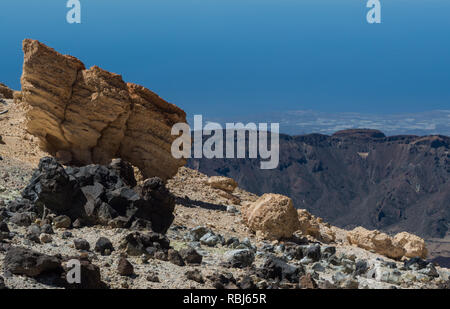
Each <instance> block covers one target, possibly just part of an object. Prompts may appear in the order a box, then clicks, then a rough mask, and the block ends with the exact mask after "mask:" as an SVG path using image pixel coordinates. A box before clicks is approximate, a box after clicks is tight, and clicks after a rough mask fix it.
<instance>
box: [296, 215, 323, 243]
mask: <svg viewBox="0 0 450 309" xmlns="http://www.w3.org/2000/svg"><path fill="white" fill-rule="evenodd" d="M297 214H298V220H299V223H300V230H301V231H302V233H303V234H304V235H310V236H313V237H316V238H318V237H319V235H320V225H319V224H318V223H317V222H315V220H314V218H313V216H312V215H311V214H310V213H309V212H308V211H307V210H306V209H297Z"/></svg>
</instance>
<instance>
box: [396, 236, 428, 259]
mask: <svg viewBox="0 0 450 309" xmlns="http://www.w3.org/2000/svg"><path fill="white" fill-rule="evenodd" d="M393 244H394V246H397V247H400V248H403V249H405V257H407V258H413V257H420V258H422V259H426V258H427V255H428V250H427V248H426V245H425V240H423V239H422V238H420V237H418V236H416V235H413V234H410V233H407V232H402V233H398V234H397V235H395V236H394V239H393Z"/></svg>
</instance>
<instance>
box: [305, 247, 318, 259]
mask: <svg viewBox="0 0 450 309" xmlns="http://www.w3.org/2000/svg"><path fill="white" fill-rule="evenodd" d="M305 251H306V252H305V253H306V257H308V258H310V259H311V260H312V261H313V262H317V261H319V260H320V257H321V252H320V245H318V244H314V245H310V246H308V247H307V248H306V250H305Z"/></svg>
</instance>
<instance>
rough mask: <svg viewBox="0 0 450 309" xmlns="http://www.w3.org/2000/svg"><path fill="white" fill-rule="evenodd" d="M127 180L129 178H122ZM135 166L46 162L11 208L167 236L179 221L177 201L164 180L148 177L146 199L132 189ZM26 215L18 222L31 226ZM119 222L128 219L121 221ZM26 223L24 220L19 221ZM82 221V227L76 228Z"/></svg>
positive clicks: (43, 162)
mask: <svg viewBox="0 0 450 309" xmlns="http://www.w3.org/2000/svg"><path fill="white" fill-rule="evenodd" d="M122 177H123V178H122ZM135 185H136V180H135V178H134V174H133V168H132V167H131V166H130V165H129V164H128V163H126V162H124V161H122V160H120V159H116V160H113V162H112V163H111V164H110V165H109V166H103V165H88V166H83V167H67V168H66V169H64V167H63V166H62V165H60V164H59V163H58V162H57V161H56V159H54V158H50V157H46V158H42V159H41V161H40V163H39V168H38V170H37V171H36V172H35V173H34V175H33V177H32V179H31V181H30V183H29V185H28V186H27V187H26V188H25V190H24V191H23V192H22V196H23V198H24V199H23V200H25V201H28V202H23V201H22V200H18V201H17V202H15V203H14V204H11V205H10V206H9V207H10V208H12V207H13V208H16V209H15V211H14V212H19V211H20V212H22V213H24V212H25V210H27V208H29V209H30V210H32V211H33V212H36V213H37V214H38V215H39V216H41V215H42V214H44V213H45V211H46V210H49V211H50V212H53V213H55V214H56V215H58V216H62V215H64V216H68V217H69V218H70V219H71V220H72V221H74V227H75V226H76V227H78V226H81V225H91V224H102V225H114V223H115V222H116V221H117V222H116V223H117V224H118V225H120V227H129V226H130V225H131V224H132V223H133V227H134V228H136V229H151V230H153V231H155V232H158V233H165V232H166V231H167V229H168V228H169V227H170V225H171V224H172V222H173V219H174V216H173V211H174V208H175V198H174V196H173V195H172V194H171V193H170V192H169V191H168V190H167V188H166V187H165V184H164V182H163V181H162V180H161V179H159V178H151V179H147V180H146V181H145V182H144V184H143V187H142V189H141V193H142V197H141V196H140V195H139V194H138V193H137V192H135V191H133V190H132V189H131V188H130V187H129V186H135ZM25 217H26V215H24V214H21V215H20V218H17V219H16V220H15V221H17V222H19V223H20V224H22V225H29V224H30V223H31V222H29V221H28V220H26V218H25ZM116 218H122V220H121V221H120V222H119V221H118V220H116V221H114V220H115V219H116ZM19 219H20V220H19ZM75 222H77V224H75Z"/></svg>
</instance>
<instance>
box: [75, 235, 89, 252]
mask: <svg viewBox="0 0 450 309" xmlns="http://www.w3.org/2000/svg"><path fill="white" fill-rule="evenodd" d="M73 244H74V245H75V249H77V250H84V251H89V249H90V248H91V245H90V244H89V242H88V241H87V240H86V239H82V238H77V239H74V240H73Z"/></svg>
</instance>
